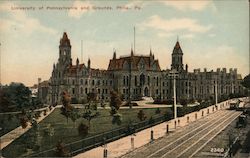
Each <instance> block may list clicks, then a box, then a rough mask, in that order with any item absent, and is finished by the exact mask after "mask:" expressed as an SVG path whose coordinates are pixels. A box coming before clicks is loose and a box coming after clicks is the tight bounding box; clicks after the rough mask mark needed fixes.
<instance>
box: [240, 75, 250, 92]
mask: <svg viewBox="0 0 250 158" xmlns="http://www.w3.org/2000/svg"><path fill="white" fill-rule="evenodd" d="M241 84H242V85H243V86H244V87H246V88H248V89H250V74H248V75H247V76H246V77H244V79H243V81H242V83H241Z"/></svg>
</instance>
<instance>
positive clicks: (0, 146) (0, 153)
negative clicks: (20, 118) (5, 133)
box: [0, 127, 3, 158]
mask: <svg viewBox="0 0 250 158" xmlns="http://www.w3.org/2000/svg"><path fill="white" fill-rule="evenodd" d="M2 129H3V128H2V127H0V131H2ZM1 143H2V141H1V137H0V158H1V157H2V145H1Z"/></svg>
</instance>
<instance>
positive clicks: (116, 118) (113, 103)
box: [110, 91, 122, 125]
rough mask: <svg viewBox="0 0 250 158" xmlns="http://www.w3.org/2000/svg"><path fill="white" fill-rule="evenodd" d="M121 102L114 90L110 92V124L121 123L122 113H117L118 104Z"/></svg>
mask: <svg viewBox="0 0 250 158" xmlns="http://www.w3.org/2000/svg"><path fill="white" fill-rule="evenodd" d="M121 104H122V101H121V97H120V96H119V95H118V94H117V93H116V92H115V91H111V92H110V107H111V111H110V114H111V115H112V116H113V119H112V124H117V125H121V123H122V115H121V114H119V113H118V110H119V109H120V106H121Z"/></svg>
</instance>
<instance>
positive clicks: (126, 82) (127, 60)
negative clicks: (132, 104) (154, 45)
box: [46, 32, 243, 104]
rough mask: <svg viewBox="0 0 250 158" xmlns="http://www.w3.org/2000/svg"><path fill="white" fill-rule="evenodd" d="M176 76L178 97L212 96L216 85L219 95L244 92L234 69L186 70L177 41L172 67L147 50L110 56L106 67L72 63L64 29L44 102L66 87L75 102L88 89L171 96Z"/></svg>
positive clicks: (135, 96)
mask: <svg viewBox="0 0 250 158" xmlns="http://www.w3.org/2000/svg"><path fill="white" fill-rule="evenodd" d="M173 72H175V73H173ZM174 76H175V80H176V89H177V100H179V99H207V98H214V97H215V92H216V87H217V92H218V97H221V96H228V95H229V94H231V93H233V94H235V93H243V87H242V86H241V84H240V82H241V80H242V78H241V75H239V74H238V73H237V69H230V70H229V72H227V71H226V69H225V68H223V69H217V70H216V71H213V70H212V71H207V70H206V69H204V71H202V72H201V71H200V69H195V70H194V71H193V72H189V71H188V65H185V68H184V65H183V52H182V49H181V46H180V44H179V42H178V41H177V42H176V45H175V46H174V49H173V52H172V63H171V69H167V70H161V68H160V66H159V61H158V60H156V59H155V57H154V54H153V52H152V51H151V50H150V51H149V54H148V55H137V54H134V52H133V50H132V49H131V52H130V53H129V55H128V56H125V57H120V58H117V56H116V52H113V58H112V59H111V60H110V61H109V65H108V69H107V70H100V69H93V68H91V61H90V59H89V60H88V63H87V65H85V64H83V63H82V64H81V63H79V60H78V59H77V60H76V62H75V64H73V62H72V58H71V44H70V39H69V38H68V36H67V34H66V33H65V32H64V33H63V37H62V38H61V40H60V45H59V59H58V62H57V63H56V64H54V65H53V71H52V76H51V78H50V80H49V85H50V86H49V90H48V94H47V97H46V98H47V103H51V104H54V103H60V100H61V96H60V95H61V93H62V91H64V90H66V91H68V92H69V93H70V95H71V97H72V100H73V101H74V102H82V101H83V100H86V95H87V94H88V93H90V92H95V93H97V94H98V97H99V99H102V100H109V93H110V91H111V90H115V91H117V92H119V93H120V94H122V96H123V97H124V99H126V100H129V99H132V100H137V99H139V98H141V97H143V96H150V97H153V98H154V99H172V98H173V81H174Z"/></svg>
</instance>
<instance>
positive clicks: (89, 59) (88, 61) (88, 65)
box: [88, 59, 91, 69]
mask: <svg viewBox="0 0 250 158" xmlns="http://www.w3.org/2000/svg"><path fill="white" fill-rule="evenodd" d="M90 64H91V63H90V59H88V69H90Z"/></svg>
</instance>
